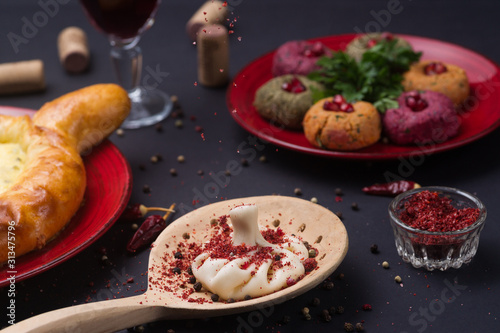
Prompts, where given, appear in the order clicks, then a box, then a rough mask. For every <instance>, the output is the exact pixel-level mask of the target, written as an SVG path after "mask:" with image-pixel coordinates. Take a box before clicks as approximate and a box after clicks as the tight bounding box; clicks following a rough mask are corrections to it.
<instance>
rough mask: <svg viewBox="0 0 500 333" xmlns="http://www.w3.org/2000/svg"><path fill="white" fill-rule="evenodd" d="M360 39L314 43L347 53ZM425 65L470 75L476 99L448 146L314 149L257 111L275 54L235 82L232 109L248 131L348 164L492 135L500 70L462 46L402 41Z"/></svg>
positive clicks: (499, 114)
mask: <svg viewBox="0 0 500 333" xmlns="http://www.w3.org/2000/svg"><path fill="white" fill-rule="evenodd" d="M355 36H356V35H355V34H349V35H338V36H330V37H323V38H317V39H313V40H314V41H321V42H323V43H324V44H325V45H327V46H328V47H330V48H331V49H334V50H343V49H344V48H345V46H346V45H347V43H348V42H349V41H351V40H352V39H353V38H354V37H355ZM400 36H401V37H403V38H405V39H406V40H408V41H409V42H410V43H411V44H412V46H413V48H414V49H415V50H416V51H422V52H423V55H422V60H425V59H435V60H440V61H443V62H445V63H451V64H455V65H458V66H460V67H462V68H463V69H464V70H465V71H466V72H467V75H468V78H469V82H470V85H471V96H470V99H469V101H468V102H467V103H466V104H467V105H466V106H465V107H464V108H463V110H460V114H461V119H462V125H461V130H460V133H459V134H458V136H456V137H455V138H453V139H451V140H449V141H446V142H443V143H434V144H426V145H422V146H398V145H394V144H390V143H382V142H378V143H376V144H374V145H372V146H370V147H367V148H364V149H361V150H357V151H351V152H342V151H328V150H324V149H319V148H316V147H314V146H312V145H311V144H310V143H309V142H308V141H307V140H306V138H305V136H304V134H303V133H302V132H300V131H290V130H285V129H282V128H279V127H276V126H273V125H271V124H270V123H268V122H267V121H266V120H264V119H263V118H261V117H260V116H259V114H258V113H257V111H256V110H255V108H254V107H253V106H252V103H253V99H254V95H255V91H256V90H257V89H258V88H259V87H260V86H261V85H262V84H264V83H265V82H266V81H268V80H269V79H271V78H272V76H271V66H272V59H273V55H274V52H270V53H268V54H265V55H264V56H262V57H260V58H258V59H256V60H254V61H252V62H251V63H250V64H248V65H247V66H246V67H245V68H243V69H242V70H241V71H240V72H239V73H238V74H237V75H236V77H235V78H234V80H233V84H232V85H231V86H230V87H229V89H228V92H227V105H228V108H229V111H230V113H231V115H232V117H233V118H234V120H235V121H236V122H237V123H238V124H240V125H241V126H242V127H243V128H244V129H245V130H247V131H248V132H250V133H251V134H253V135H255V136H257V137H259V138H260V139H262V140H265V141H267V142H270V143H272V144H275V145H277V146H280V147H283V148H287V149H291V150H295V151H299V152H303V153H309V154H314V155H320V156H327V157H334V158H344V159H360V160H361V159H395V158H398V157H410V156H413V155H417V154H426V155H428V154H432V153H437V152H442V151H446V150H449V149H452V148H457V147H460V146H463V145H465V144H467V143H470V142H472V141H475V140H477V139H479V138H481V137H483V136H485V135H486V134H488V133H490V132H491V131H493V130H494V129H496V128H497V127H498V126H499V125H500V109H499V107H498V106H499V105H500V72H499V69H500V67H499V66H498V65H497V64H495V63H494V62H492V61H490V60H489V59H487V58H485V57H484V56H482V55H480V54H478V53H476V52H474V51H471V50H468V49H465V48H463V47H461V46H458V45H454V44H450V43H446V42H442V41H439V40H434V39H429V38H423V37H416V36H408V35H400Z"/></svg>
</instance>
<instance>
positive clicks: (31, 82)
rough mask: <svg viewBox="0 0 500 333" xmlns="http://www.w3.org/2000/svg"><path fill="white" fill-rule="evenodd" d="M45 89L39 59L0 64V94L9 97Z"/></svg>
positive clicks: (42, 70) (41, 65)
mask: <svg viewBox="0 0 500 333" xmlns="http://www.w3.org/2000/svg"><path fill="white" fill-rule="evenodd" d="M44 89H45V74H44V69H43V62H42V61H41V60H39V59H36V60H28V61H19V62H10V63H4V64H0V94H1V95H11V94H21V93H29V92H36V91H41V90H44Z"/></svg>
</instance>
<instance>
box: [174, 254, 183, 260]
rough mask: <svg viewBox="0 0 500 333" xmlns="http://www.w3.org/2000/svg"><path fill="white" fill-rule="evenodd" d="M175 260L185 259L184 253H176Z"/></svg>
mask: <svg viewBox="0 0 500 333" xmlns="http://www.w3.org/2000/svg"><path fill="white" fill-rule="evenodd" d="M174 258H175V259H182V258H183V256H182V253H181V252H175V254H174Z"/></svg>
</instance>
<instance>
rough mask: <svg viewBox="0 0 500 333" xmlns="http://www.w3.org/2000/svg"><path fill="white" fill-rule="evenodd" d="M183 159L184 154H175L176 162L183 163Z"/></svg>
mask: <svg viewBox="0 0 500 333" xmlns="http://www.w3.org/2000/svg"><path fill="white" fill-rule="evenodd" d="M185 161H186V158H185V157H184V155H179V156H177V162H179V163H184V162H185Z"/></svg>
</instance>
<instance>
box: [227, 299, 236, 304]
mask: <svg viewBox="0 0 500 333" xmlns="http://www.w3.org/2000/svg"><path fill="white" fill-rule="evenodd" d="M234 302H235V300H234V298H228V299H227V300H226V303H234Z"/></svg>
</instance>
